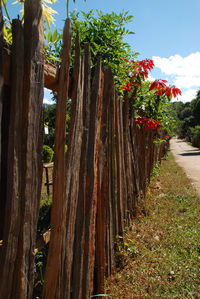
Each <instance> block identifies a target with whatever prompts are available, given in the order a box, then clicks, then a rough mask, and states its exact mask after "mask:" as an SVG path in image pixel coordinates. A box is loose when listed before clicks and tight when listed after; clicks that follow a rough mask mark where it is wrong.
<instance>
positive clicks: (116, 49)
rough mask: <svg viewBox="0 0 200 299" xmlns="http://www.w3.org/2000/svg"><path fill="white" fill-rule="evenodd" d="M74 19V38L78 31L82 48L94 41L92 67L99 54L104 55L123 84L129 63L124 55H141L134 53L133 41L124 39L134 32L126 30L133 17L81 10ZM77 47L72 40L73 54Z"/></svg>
mask: <svg viewBox="0 0 200 299" xmlns="http://www.w3.org/2000/svg"><path fill="white" fill-rule="evenodd" d="M70 18H71V19H72V22H73V28H72V40H73V41H74V40H75V37H76V33H77V30H78V31H79V35H80V44H81V49H84V44H85V43H87V42H89V43H90V49H91V59H92V67H94V66H95V65H96V63H97V59H98V56H101V60H102V65H103V67H104V66H106V65H109V66H111V68H112V71H113V74H114V76H115V79H116V83H118V84H119V83H120V82H119V80H120V78H122V77H124V76H125V73H124V66H125V64H124V62H123V61H122V60H121V57H123V56H126V57H129V58H130V57H131V56H136V55H137V53H132V52H131V48H130V46H129V44H128V43H126V42H125V41H124V38H125V36H126V35H130V34H133V32H131V31H129V30H128V29H126V25H127V24H128V23H129V22H131V20H132V18H133V16H130V15H129V14H128V12H123V13H120V14H116V13H114V12H112V13H106V14H103V13H102V12H101V11H98V10H97V11H96V13H94V12H93V10H91V11H89V12H88V13H85V12H81V15H80V13H78V12H76V11H74V12H73V13H71V14H70ZM74 50H75V49H74V42H72V53H74ZM73 55H74V54H73ZM73 55H72V56H73Z"/></svg>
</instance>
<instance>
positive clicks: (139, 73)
mask: <svg viewBox="0 0 200 299" xmlns="http://www.w3.org/2000/svg"><path fill="white" fill-rule="evenodd" d="M121 59H122V60H124V61H125V62H127V63H128V65H129V66H130V72H129V78H130V80H129V81H128V82H127V84H126V85H125V86H123V89H124V90H128V91H130V92H132V90H131V87H135V86H137V87H140V86H141V79H143V80H144V79H145V78H148V74H149V71H151V70H152V69H153V67H154V62H153V60H152V59H144V60H141V61H134V60H133V59H131V60H130V61H128V60H127V59H124V58H123V57H121Z"/></svg>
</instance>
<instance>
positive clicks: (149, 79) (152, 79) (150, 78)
mask: <svg viewBox="0 0 200 299" xmlns="http://www.w3.org/2000/svg"><path fill="white" fill-rule="evenodd" d="M155 80H156V79H155V78H154V77H152V76H151V75H150V74H149V75H148V78H147V81H150V82H153V81H155Z"/></svg>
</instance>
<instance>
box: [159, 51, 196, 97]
mask: <svg viewBox="0 0 200 299" xmlns="http://www.w3.org/2000/svg"><path fill="white" fill-rule="evenodd" d="M153 61H154V64H155V67H157V68H159V69H160V70H161V72H162V73H163V74H165V75H167V76H168V78H167V79H168V81H169V82H171V83H172V84H174V85H175V86H176V87H178V88H180V89H182V90H184V91H183V94H182V96H181V97H179V99H180V100H181V101H183V102H187V101H191V100H192V99H193V98H194V97H195V95H196V92H197V90H198V89H199V88H200V52H196V53H191V54H190V55H188V56H187V57H182V56H181V55H178V54H176V55H174V56H170V57H169V58H165V57H159V56H153ZM185 89H186V90H185Z"/></svg>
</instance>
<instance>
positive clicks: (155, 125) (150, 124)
mask: <svg viewBox="0 0 200 299" xmlns="http://www.w3.org/2000/svg"><path fill="white" fill-rule="evenodd" d="M135 123H136V124H138V125H139V126H141V125H142V124H144V128H145V131H147V130H148V129H151V130H157V131H159V126H160V123H159V122H158V121H157V120H155V119H153V118H147V117H146V116H142V117H137V118H136V119H135Z"/></svg>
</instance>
